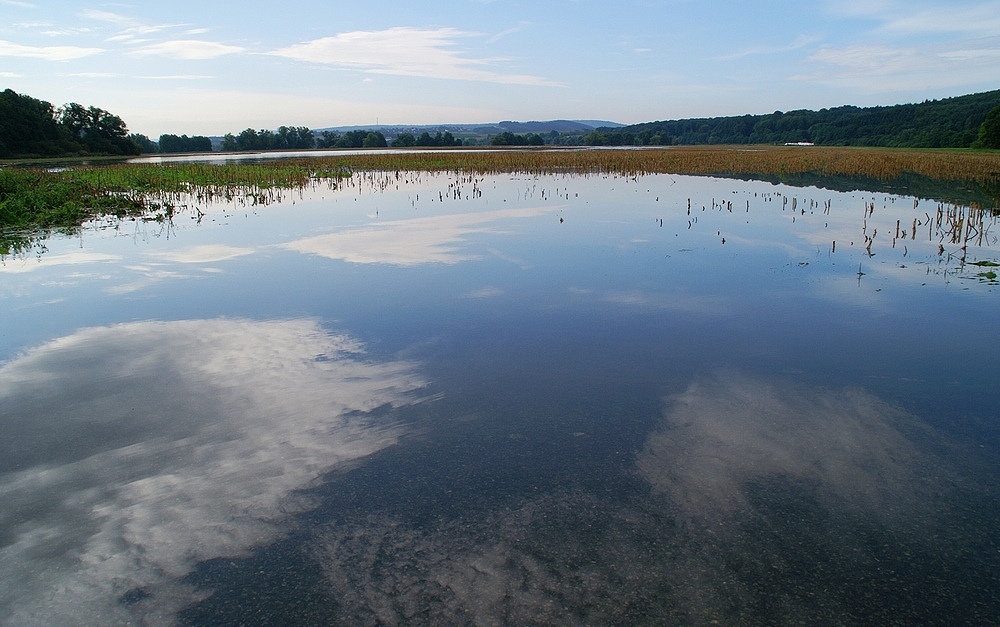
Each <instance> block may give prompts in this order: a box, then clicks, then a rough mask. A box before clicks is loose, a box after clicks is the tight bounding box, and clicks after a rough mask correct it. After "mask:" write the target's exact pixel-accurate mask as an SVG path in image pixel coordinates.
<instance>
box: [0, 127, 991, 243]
mask: <svg viewBox="0 0 1000 627" xmlns="http://www.w3.org/2000/svg"><path fill="white" fill-rule="evenodd" d="M362 171H368V172H396V173H398V172H413V171H454V172H457V173H466V174H474V173H478V174H491V173H502V172H510V173H528V174H535V175H542V174H552V173H578V174H594V173H601V174H607V175H615V176H629V177H632V176H640V175H643V174H654V173H668V174H716V175H746V176H751V175H763V176H782V175H792V174H801V173H814V174H818V175H839V176H864V177H869V178H874V179H882V180H890V179H893V178H895V177H898V176H900V175H901V174H904V173H907V172H912V173H916V174H919V175H922V176H926V177H928V178H931V179H938V180H946V181H953V182H960V183H962V182H965V183H976V184H979V185H984V186H988V187H990V188H997V187H1000V153H998V152H996V151H971V150H964V151H958V150H951V151H948V150H902V149H898V150H897V149H879V148H836V147H820V146H749V147H748V146H712V147H672V148H659V149H537V150H489V149H484V150H474V151H467V150H455V151H426V152H422V151H415V152H411V153H403V154H400V153H392V152H388V151H386V152H375V153H372V154H365V155H343V156H337V155H335V156H321V157H320V156H317V157H306V158H294V159H276V160H273V161H264V162H258V163H253V164H236V163H233V164H222V165H218V164H198V163H188V164H168V165H156V164H117V165H99V166H81V167H76V168H70V169H64V170H57V171H49V170H43V169H32V168H2V169H0V231H2V232H3V233H5V234H9V233H10V232H11V231H12V230H25V229H38V228H52V227H61V228H72V227H73V226H74V225H80V224H82V223H83V222H84V221H86V220H88V219H93V218H96V217H100V216H137V217H143V218H144V219H163V218H164V217H169V215H170V213H171V212H172V211H173V207H174V203H176V202H178V199H179V198H181V197H185V196H186V197H193V198H194V199H195V200H196V201H198V202H203V201H209V200H212V199H217V198H224V199H226V200H234V199H235V200H243V201H249V202H251V203H254V204H256V203H258V202H266V201H267V200H268V198H269V197H271V196H272V195H273V190H280V189H296V188H303V187H306V186H309V185H317V184H325V185H330V186H336V185H337V184H338V183H339V182H340V181H341V180H342V179H344V178H345V177H346V176H348V175H350V174H351V173H353V172H362Z"/></svg>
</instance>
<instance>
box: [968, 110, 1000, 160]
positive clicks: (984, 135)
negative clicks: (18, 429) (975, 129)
mask: <svg viewBox="0 0 1000 627" xmlns="http://www.w3.org/2000/svg"><path fill="white" fill-rule="evenodd" d="M973 147H975V148H993V149H997V148H1000V105H997V106H996V107H994V108H993V110H992V111H990V112H989V113H987V114H986V119H985V120H983V124H982V126H980V127H979V136H978V137H977V138H976V143H975V144H973Z"/></svg>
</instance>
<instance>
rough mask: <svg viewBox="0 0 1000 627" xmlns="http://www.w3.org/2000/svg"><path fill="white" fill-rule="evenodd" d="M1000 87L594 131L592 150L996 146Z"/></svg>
mask: <svg viewBox="0 0 1000 627" xmlns="http://www.w3.org/2000/svg"><path fill="white" fill-rule="evenodd" d="M998 118H1000V90H996V91H990V92H983V93H979V94H971V95H968V96H959V97H955V98H945V99H943V100H928V101H925V102H922V103H918V104H903V105H894V106H887V107H867V108H860V107H854V106H850V105H847V106H842V107H835V108H832V109H820V110H819V111H810V110H796V111H788V112H782V111H775V112H774V113H770V114H765V115H742V116H730V117H717V118H695V119H684V120H668V121H661V122H646V123H643V124H633V125H631V126H623V127H621V128H614V129H611V128H599V129H596V130H594V131H591V132H590V133H588V134H586V135H585V136H584V137H583V143H584V144H586V145H591V146H625V145H629V146H630V145H638V146H650V145H652V146H656V145H664V146H669V145H704V144H785V143H800V142H806V143H813V144H822V145H828V146H889V147H903V148H969V147H982V148H1000V145H998V143H1000V138H997V137H996V131H995V130H991V129H993V128H994V126H993V125H994V124H997V123H995V122H990V123H987V120H988V119H989V120H997V119H998Z"/></svg>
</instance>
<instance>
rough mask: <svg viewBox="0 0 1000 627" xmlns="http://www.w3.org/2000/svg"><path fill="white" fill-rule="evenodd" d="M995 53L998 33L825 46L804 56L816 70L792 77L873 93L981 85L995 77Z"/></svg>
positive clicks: (998, 70)
mask: <svg viewBox="0 0 1000 627" xmlns="http://www.w3.org/2000/svg"><path fill="white" fill-rule="evenodd" d="M998 56H1000V37H991V38H987V39H977V40H967V41H958V42H949V43H946V44H938V45H922V46H900V47H896V46H890V45H881V44H857V45H851V46H843V47H839V48H837V47H826V48H822V49H821V50H818V51H817V52H815V53H814V54H812V55H811V56H810V57H809V58H808V61H809V62H812V63H813V64H815V65H816V66H817V68H818V69H817V70H816V71H814V72H811V73H805V74H798V75H795V76H792V77H791V78H792V79H794V80H805V81H815V82H819V83H825V84H830V85H835V86H839V87H848V88H855V89H863V90H867V91H873V92H874V91H891V90H917V89H926V88H927V86H928V85H935V86H937V87H945V86H958V85H967V84H981V83H990V82H996V81H998V80H1000V65H998V64H997V63H996V62H995V60H996V58H997V57H998Z"/></svg>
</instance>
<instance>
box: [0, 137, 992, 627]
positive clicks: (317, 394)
mask: <svg viewBox="0 0 1000 627" xmlns="http://www.w3.org/2000/svg"><path fill="white" fill-rule="evenodd" d="M911 153H913V154H911ZM685 154H686V160H685ZM929 154H935V153H932V152H926V153H925V152H915V151H910V153H906V152H903V151H858V150H852V149H829V150H827V149H824V150H822V151H812V150H811V147H810V148H809V149H807V150H803V149H802V147H789V148H774V149H772V150H764V151H752V150H751V151H744V150H735V149H731V150H728V151H724V150H706V151H704V152H703V153H695V152H693V151H692V152H687V151H686V150H676V151H675V150H658V151H646V150H617V151H614V150H591V151H533V152H516V151H482V152H458V151H454V152H440V153H432V152H424V153H417V156H416V157H414V156H413V155H405V154H404V155H393V154H386V153H381V154H374V155H349V156H344V157H336V158H330V159H327V158H325V157H324V158H322V159H319V158H315V157H305V158H301V157H299V158H296V159H293V160H274V159H268V160H267V162H256V163H246V164H232V163H230V164H224V165H222V166H221V168H222V169H218V168H217V167H216V166H213V165H212V164H204V163H192V162H182V163H181V164H171V163H159V164H148V163H147V164H143V163H135V164H120V165H112V166H107V167H94V168H72V167H71V168H69V169H66V170H61V171H60V172H46V173H42V172H40V171H35V170H31V171H25V172H19V173H16V174H11V172H12V170H11V169H10V168H7V169H4V170H2V171H0V172H2V173H3V174H4V175H5V176H7V177H8V178H7V179H6V180H7V181H8V182H9V181H11V180H13V178H14V177H18V176H25V177H26V176H35V177H43V176H47V175H54V177H53V178H52V179H38V180H44V181H50V180H56V181H59V182H60V183H59V184H60V186H63V185H81V186H82V187H81V188H80V189H84V195H83V196H80V195H66V196H59V198H66V199H68V200H67V201H66V202H67V203H68V204H66V205H65V206H66V207H70V208H75V209H76V210H80V212H78V213H74V214H73V215H72V216H71V218H70V219H69V221H68V222H61V223H59V222H49V221H45V220H41V221H39V220H35V221H34V222H33V221H32V220H31V219H27V220H24V221H21V222H17V223H15V222H13V221H11V222H8V224H16V225H17V226H16V228H9V229H8V230H7V231H5V233H6V235H5V238H6V239H5V240H4V241H5V249H4V252H3V255H2V259H0V262H2V263H0V309H2V311H3V314H4V327H3V328H4V331H3V333H0V425H2V428H3V432H4V438H2V439H0V447H2V448H3V454H2V455H0V460H2V461H0V495H2V502H3V503H4V505H3V507H2V509H0V565H2V569H0V572H2V573H3V574H2V575H0V578H2V580H3V583H4V585H3V586H2V587H0V623H3V624H11V625H14V624H17V625H70V624H79V623H81V622H83V623H89V624H157V625H158V624H192V625H194V624H238V623H243V624H276V623H281V624H338V623H349V624H370V625H375V624H388V625H393V624H566V625H575V624H612V623H618V624H621V623H632V624H644V623H645V624H648V623H667V624H705V623H711V622H719V623H721V624H748V625H749V624H803V623H808V624H872V623H878V624H917V623H919V624H982V623H987V622H989V621H990V620H992V619H993V618H994V617H995V616H996V615H998V614H1000V540H998V538H1000V489H998V487H997V486H1000V481H998V479H1000V477H998V476H997V475H998V468H1000V465H998V463H997V462H998V455H1000V428H998V426H997V422H996V407H997V405H998V401H1000V391H998V389H1000V388H998V387H997V385H996V355H997V354H998V352H1000V338H998V336H997V334H996V333H995V331H994V327H995V326H996V323H997V321H998V315H997V311H998V309H997V304H998V301H997V299H998V297H1000V284H998V282H997V278H996V264H997V263H1000V242H998V237H1000V233H998V231H997V229H998V228H1000V227H998V225H997V211H996V208H997V202H996V195H995V191H994V190H995V189H996V185H997V180H998V175H997V172H998V170H1000V168H998V167H997V157H996V156H995V155H992V156H991V154H990V153H972V152H966V153H962V152H954V153H948V152H945V151H941V152H940V153H937V157H935V158H939V159H940V160H939V161H937V162H936V165H934V166H924V165H921V163H923V162H922V161H921V160H922V159H928V156H927V155H929ZM678 155H681V156H678ZM414 159H417V160H418V161H419V166H415V165H413V164H414ZM677 159H680V160H681V161H675V160H677ZM765 162H766V163H767V164H770V165H764V164H765ZM407 164H410V165H407ZM651 164H652V165H651ZM948 164H951V165H948ZM199 172H200V173H202V174H198V173H199ZM859 176H860V177H864V178H857V177H859ZM156 177H158V178H156ZM199 177H200V178H199ZM11 185H13V184H11ZM34 189H36V190H41V189H42V188H41V187H40V186H38V185H36V186H35V187H34ZM61 189H65V187H62V188H61ZM39 193H42V192H41V191H39ZM45 193H47V192H45ZM60 193H61V192H60ZM73 194H76V192H73ZM10 197H11V196H10V195H8V196H6V197H5V198H10ZM29 197H30V195H28V196H22V199H24V198H29ZM81 197H83V198H85V199H86V200H84V201H81V200H80V198H81ZM94 199H105V200H100V201H95V200H94ZM25 202H26V203H27V201H25ZM101 203H106V204H101ZM28 204H30V203H28ZM43 204H44V203H43ZM54 204H55V203H54V202H52V201H50V202H48V205H47V206H53V205H54ZM95 208H96V209H97V211H92V210H94V209H95ZM46 226H50V227H54V228H40V227H46Z"/></svg>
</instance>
